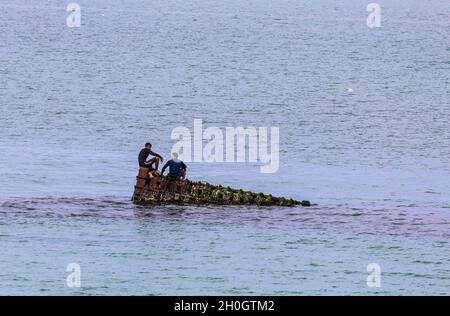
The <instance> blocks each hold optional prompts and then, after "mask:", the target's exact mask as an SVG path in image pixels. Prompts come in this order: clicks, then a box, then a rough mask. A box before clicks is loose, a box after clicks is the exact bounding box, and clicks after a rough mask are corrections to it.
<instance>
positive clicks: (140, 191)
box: [132, 167, 310, 206]
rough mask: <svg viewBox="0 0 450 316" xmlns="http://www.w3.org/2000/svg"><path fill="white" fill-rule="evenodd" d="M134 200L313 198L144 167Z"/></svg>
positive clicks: (274, 202)
mask: <svg viewBox="0 0 450 316" xmlns="http://www.w3.org/2000/svg"><path fill="white" fill-rule="evenodd" d="M132 201H133V202H134V203H135V204H140V205H152V204H164V203H170V204H174V203H179V204H199V205H201V204H218V205H259V206H295V205H301V206H310V202H309V201H306V200H303V201H296V200H293V199H289V198H284V197H274V196H272V195H270V194H263V193H254V192H250V191H245V190H239V189H232V188H230V187H224V186H221V185H212V184H209V183H204V182H193V181H190V180H181V179H180V180H174V179H170V178H168V177H164V176H158V177H153V178H150V177H149V175H148V169H147V168H142V167H141V168H140V169H139V173H138V175H137V177H136V185H135V188H134V193H133V197H132Z"/></svg>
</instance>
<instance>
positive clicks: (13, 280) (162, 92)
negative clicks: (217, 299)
mask: <svg viewBox="0 0 450 316" xmlns="http://www.w3.org/2000/svg"><path fill="white" fill-rule="evenodd" d="M77 2H78V3H79V4H80V6H81V8H82V27H81V28H73V29H70V28H68V27H67V26H66V16H67V14H68V13H67V12H66V10H65V6H66V5H67V4H68V3H69V1H67V2H64V1H63V2H61V1H56V0H44V1H37V0H36V1H34V0H27V1H20V2H16V1H6V0H0V12H1V13H0V34H1V35H0V38H1V40H0V109H1V115H0V244H1V247H2V251H1V253H0V294H3V295H5V294H43V295H45V294H86V295H91V294H123V295H126V294H175V295H177V294H199V295H207V294H320V295H326V294H363V295H365V294H368V295H370V294H380V293H382V294H413V295H415V294H438V295H443V294H444V295H448V294H449V291H448V289H449V288H450V257H449V253H450V251H449V250H450V249H449V244H448V240H449V231H450V230H449V229H450V225H449V223H450V215H449V210H450V194H449V192H450V184H449V183H450V182H449V179H450V146H449V144H450V129H449V123H448V122H449V119H450V106H449V105H450V102H449V101H450V100H449V99H450V98H449V97H450V77H449V74H450V37H449V34H450V33H449V32H450V11H449V10H448V1H440V0H431V1H418V0H412V1H400V0H395V1H389V3H381V5H382V27H381V28H377V29H370V28H368V27H367V25H366V17H367V14H368V13H367V12H366V5H367V3H365V2H361V1H357V0H350V1H345V3H344V2H342V3H331V2H330V1H325V0H318V1H310V0H307V1H294V0H280V1H271V0H259V1H254V0H249V1H237V0H232V1H218V0H198V1H181V0H169V1H162V0H157V1H139V0H130V1H126V2H123V1H118V0H112V1H104V0H92V1H81V0H79V1H77ZM349 88H351V89H352V90H353V92H351V93H349V92H348V89H349ZM194 118H201V119H203V121H204V125H205V127H208V126H218V127H220V128H224V127H226V126H243V127H246V126H256V127H258V126H278V127H280V141H281V145H280V155H281V162H280V170H279V172H278V173H276V174H261V173H260V172H259V167H258V166H255V165H251V164H249V165H246V164H208V163H191V164H189V177H190V178H191V179H195V180H202V181H209V182H213V183H217V184H219V183H220V184H224V185H229V186H232V187H237V188H244V189H250V190H254V191H258V192H259V191H263V192H267V193H272V194H274V195H283V196H288V197H292V198H296V199H309V200H311V201H312V202H313V203H314V206H313V207H311V208H270V209H266V208H253V207H227V208H224V207H196V206H160V207H155V208H141V207H136V206H134V205H133V204H131V203H130V201H129V198H130V196H131V193H132V190H133V185H134V181H135V178H134V177H135V175H136V171H137V170H136V160H137V157H136V156H137V153H138V151H139V150H140V148H141V147H142V145H143V144H144V143H145V142H147V141H151V142H152V143H153V144H154V149H155V151H157V152H160V153H161V154H163V155H164V157H166V158H168V157H169V153H170V149H171V147H172V145H173V141H172V140H171V138H170V135H171V131H172V130H173V129H174V128H175V127H177V126H186V127H188V128H190V129H191V130H192V124H193V120H194ZM72 262H74V263H79V264H80V266H81V269H82V288H81V289H70V288H68V287H67V286H66V277H67V275H68V273H67V272H66V271H65V269H66V266H67V264H69V263H72ZM369 263H377V264H379V265H380V267H381V272H382V281H381V287H380V288H369V287H368V286H367V284H366V279H367V276H368V275H369V273H368V272H367V271H366V267H367V265H368V264H369Z"/></svg>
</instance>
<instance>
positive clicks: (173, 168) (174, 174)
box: [161, 153, 187, 179]
mask: <svg viewBox="0 0 450 316" xmlns="http://www.w3.org/2000/svg"><path fill="white" fill-rule="evenodd" d="M167 167H169V174H168V175H167V176H168V177H169V178H171V179H179V178H183V179H184V178H185V177H186V169H187V166H186V165H185V164H184V162H182V161H181V160H179V159H178V154H177V153H173V154H172V160H169V161H168V162H166V164H165V165H164V167H163V168H162V171H161V174H163V175H164V171H165V170H166V168H167Z"/></svg>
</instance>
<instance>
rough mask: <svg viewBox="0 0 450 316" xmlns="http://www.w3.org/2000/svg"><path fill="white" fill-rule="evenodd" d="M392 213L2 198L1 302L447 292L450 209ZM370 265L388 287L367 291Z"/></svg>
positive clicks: (386, 209)
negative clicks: (29, 297)
mask: <svg viewBox="0 0 450 316" xmlns="http://www.w3.org/2000/svg"><path fill="white" fill-rule="evenodd" d="M391 204H392V203H386V204H385V205H383V204H381V205H380V204H370V203H368V204H367V205H361V208H354V207H351V206H349V205H339V206H330V205H324V206H312V207H310V208H302V207H293V208H280V207H274V208H255V207H237V206H232V207H217V206H201V207H198V206H174V205H172V206H156V207H151V208H148V207H140V206H134V205H133V204H132V203H131V202H130V201H128V199H117V198H108V197H106V198H99V199H81V198H76V199H73V198H70V199H69V198H67V199H63V198H42V199H30V200H27V199H9V200H4V201H2V202H1V206H0V242H1V244H2V247H4V249H7V252H3V254H2V255H1V256H0V265H1V266H2V272H1V274H0V277H1V279H2V284H4V285H5V286H2V288H1V290H0V293H1V294H14V293H17V294H60V293H66V294H74V293H75V294H186V295H187V294H199V295H206V294H224V295H226V294H242V295H243V294H376V293H383V294H448V293H446V291H447V289H448V284H449V282H450V274H449V272H448V271H450V269H449V268H450V262H449V259H448V256H447V254H448V251H449V250H450V249H449V245H448V238H449V228H450V215H449V213H448V209H445V208H438V207H435V206H429V207H425V208H423V207H419V206H414V205H397V206H395V207H394V208H391V207H390V206H389V205H391ZM424 214H426V216H424ZM71 262H76V263H79V264H80V265H81V267H82V271H83V281H82V288H81V289H78V290H72V289H69V288H67V287H66V286H65V281H64V280H65V277H66V274H65V267H66V265H67V264H69V263H71ZM372 262H375V263H378V264H380V266H381V269H382V275H383V279H382V282H383V283H382V287H381V288H368V287H367V285H366V283H365V281H366V277H367V272H366V270H365V269H366V266H367V265H368V264H369V263H372ZM405 284H407V285H408V286H406V285H405ZM423 284H427V286H426V287H423Z"/></svg>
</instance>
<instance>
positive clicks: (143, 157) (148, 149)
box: [138, 143, 163, 171]
mask: <svg viewBox="0 0 450 316" xmlns="http://www.w3.org/2000/svg"><path fill="white" fill-rule="evenodd" d="M150 155H152V156H154V157H153V158H152V159H150V160H148V161H147V158H148V156H150ZM160 161H161V162H163V157H161V155H159V154H157V153H154V152H153V151H152V144H150V143H147V144H145V148H144V149H142V150H141V152H140V153H139V157H138V162H139V166H140V167H143V168H148V169H150V170H152V169H155V170H156V171H158V167H159V162H160ZM153 164H155V167H154V168H153Z"/></svg>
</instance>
